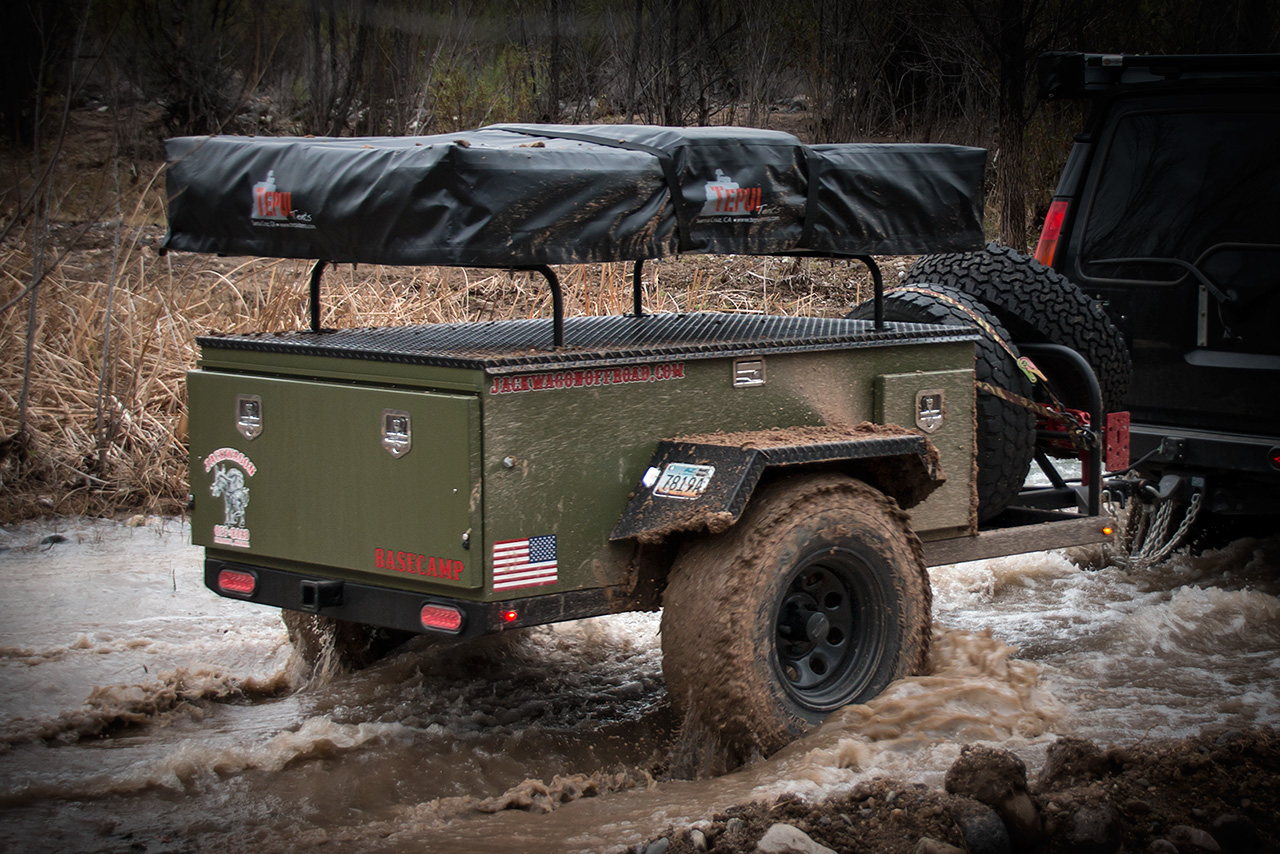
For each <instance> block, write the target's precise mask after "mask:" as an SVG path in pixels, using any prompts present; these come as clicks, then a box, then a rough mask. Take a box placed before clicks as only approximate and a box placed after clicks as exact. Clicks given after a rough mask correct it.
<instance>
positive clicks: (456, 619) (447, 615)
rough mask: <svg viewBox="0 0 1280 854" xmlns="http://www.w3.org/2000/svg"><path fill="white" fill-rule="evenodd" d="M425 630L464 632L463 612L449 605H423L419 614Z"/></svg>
mask: <svg viewBox="0 0 1280 854" xmlns="http://www.w3.org/2000/svg"><path fill="white" fill-rule="evenodd" d="M418 619H419V620H421V621H422V627H423V628H424V629H437V630H439V631H442V632H460V631H462V612H461V611H459V610H458V609H457V608H451V607H450V606H448V605H423V606H422V611H421V612H419V614H418Z"/></svg>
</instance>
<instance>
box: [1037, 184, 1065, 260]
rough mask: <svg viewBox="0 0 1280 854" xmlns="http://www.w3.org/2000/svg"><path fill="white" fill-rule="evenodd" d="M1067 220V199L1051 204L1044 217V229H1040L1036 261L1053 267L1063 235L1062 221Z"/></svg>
mask: <svg viewBox="0 0 1280 854" xmlns="http://www.w3.org/2000/svg"><path fill="white" fill-rule="evenodd" d="M1066 218H1067V201H1066V199H1057V200H1056V201H1054V202H1051V203H1050V204H1049V212H1048V213H1047V214H1045V215H1044V228H1042V229H1040V242H1039V243H1037V244H1036V260H1037V261H1039V262H1040V263H1041V264H1043V265H1045V266H1046V267H1052V266H1053V256H1054V255H1056V254H1057V253H1058V235H1059V234H1061V233H1062V221H1063V220H1064V219H1066Z"/></svg>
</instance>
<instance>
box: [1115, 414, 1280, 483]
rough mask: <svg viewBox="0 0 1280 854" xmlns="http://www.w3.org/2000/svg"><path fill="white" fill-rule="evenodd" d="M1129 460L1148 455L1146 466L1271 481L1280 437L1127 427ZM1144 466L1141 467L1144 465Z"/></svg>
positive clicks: (1278, 474) (1277, 474)
mask: <svg viewBox="0 0 1280 854" xmlns="http://www.w3.org/2000/svg"><path fill="white" fill-rule="evenodd" d="M1129 448H1130V451H1129V453H1130V459H1134V460H1137V459H1141V458H1142V457H1143V456H1145V455H1147V454H1150V455H1151V457H1150V459H1149V460H1148V461H1147V463H1146V464H1150V465H1151V466H1153V467H1160V468H1163V467H1166V466H1168V465H1172V466H1177V467H1178V468H1180V469H1181V468H1186V469H1195V470H1213V471H1223V472H1237V473H1240V474H1248V475H1255V476H1257V475H1260V476H1264V477H1267V478H1268V479H1272V478H1274V479H1275V481H1276V482H1277V483H1278V484H1280V470H1277V469H1276V468H1275V467H1274V466H1273V464H1272V460H1273V458H1274V456H1275V455H1276V454H1277V453H1280V437H1276V436H1252V435H1242V434H1239V433H1217V432H1210V431H1207V430H1190V429H1179V428H1173V427H1167V426H1161V425H1158V424H1131V425H1129ZM1146 464H1144V465H1146Z"/></svg>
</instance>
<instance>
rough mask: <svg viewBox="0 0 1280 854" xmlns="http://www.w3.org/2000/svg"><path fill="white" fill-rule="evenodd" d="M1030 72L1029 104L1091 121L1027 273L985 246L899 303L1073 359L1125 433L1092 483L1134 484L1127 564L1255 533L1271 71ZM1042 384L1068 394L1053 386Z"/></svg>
mask: <svg viewBox="0 0 1280 854" xmlns="http://www.w3.org/2000/svg"><path fill="white" fill-rule="evenodd" d="M1039 71H1040V82H1041V94H1042V96H1044V97H1049V98H1086V99H1089V100H1090V101H1091V110H1090V116H1089V119H1088V122H1087V125H1086V127H1085V130H1084V132H1083V133H1081V134H1080V135H1078V136H1077V137H1076V140H1075V145H1074V147H1073V148H1072V151H1071V155H1070V157H1069V158H1068V160H1067V163H1066V167H1065V168H1064V169H1063V172H1062V177H1061V179H1060V182H1059V184H1058V187H1057V190H1056V191H1055V193H1054V198H1053V202H1052V205H1051V207H1050V209H1049V212H1048V215H1047V217H1046V220H1045V226H1044V230H1043V233H1042V235H1041V237H1040V241H1039V245H1038V247H1037V250H1036V253H1035V258H1034V259H1033V258H1028V257H1027V256H1025V255H1022V254H1020V253H1018V252H1015V251H1014V250H1012V249H1009V248H1007V247H1001V246H997V245H994V244H993V245H990V246H988V247H987V249H986V250H985V251H983V252H972V253H964V254H956V255H941V256H930V257H927V258H923V259H921V260H920V261H918V262H917V263H916V264H915V265H913V266H912V268H911V269H910V270H908V272H907V275H906V279H905V281H904V284H907V285H914V287H908V288H906V289H904V290H907V291H912V290H915V291H919V290H920V289H921V288H925V289H930V288H932V289H937V291H938V293H941V294H943V295H944V296H945V295H946V294H948V293H952V292H954V291H961V292H963V293H964V294H965V295H967V296H970V297H973V298H976V299H977V300H978V301H979V302H981V303H982V304H983V305H984V306H985V307H986V308H987V309H989V310H990V311H991V312H992V313H993V314H994V315H995V316H996V317H997V318H998V319H999V320H1001V321H1002V322H1003V323H1004V325H1005V327H1007V330H1008V334H1009V336H1010V338H1011V339H1012V341H1011V344H1012V345H1013V348H1015V349H1016V348H1018V347H1019V346H1021V345H1022V344H1024V343H1034V342H1043V341H1049V342H1055V343H1058V344H1061V345H1065V346H1067V347H1069V348H1071V349H1073V350H1075V351H1077V352H1079V353H1080V354H1082V355H1083V356H1084V357H1085V358H1086V360H1087V361H1088V362H1089V363H1090V364H1091V366H1092V367H1093V369H1094V371H1095V372H1096V374H1097V379H1098V381H1099V384H1100V386H1101V392H1102V398H1103V404H1104V408H1105V409H1106V410H1109V411H1119V410H1127V411H1128V412H1129V413H1130V416H1131V425H1130V439H1131V447H1130V449H1129V454H1128V455H1127V457H1124V456H1123V455H1121V456H1120V459H1121V460H1122V461H1121V462H1120V463H1118V464H1117V463H1116V462H1115V460H1116V457H1117V455H1115V454H1114V453H1113V454H1112V456H1111V457H1110V458H1109V462H1110V463H1111V464H1110V465H1109V466H1108V467H1109V468H1110V469H1112V470H1116V469H1120V470H1124V469H1125V468H1126V466H1125V465H1124V463H1123V459H1128V460H1129V461H1130V462H1129V468H1130V470H1131V471H1132V472H1134V476H1133V477H1131V478H1129V479H1128V480H1127V481H1126V485H1127V486H1128V488H1129V490H1130V491H1131V492H1132V494H1133V495H1134V496H1135V497H1136V498H1138V499H1139V502H1140V503H1139V505H1138V506H1139V507H1140V508H1141V509H1142V510H1144V511H1146V512H1141V513H1132V514H1130V528H1129V531H1128V534H1129V537H1130V539H1131V541H1132V542H1133V543H1134V549H1135V551H1134V554H1135V555H1136V556H1138V557H1140V558H1142V559H1145V560H1148V561H1151V560H1157V559H1160V558H1162V557H1164V556H1165V555H1167V554H1168V553H1169V550H1170V549H1171V548H1172V547H1174V546H1175V545H1177V544H1179V543H1181V542H1184V541H1186V540H1188V539H1190V538H1191V535H1193V534H1195V533H1197V532H1198V533H1200V534H1204V533H1206V532H1209V533H1212V529H1214V528H1221V529H1222V531H1221V533H1225V534H1236V533H1243V532H1245V531H1249V532H1258V533H1273V532H1274V530H1275V527H1276V525H1275V523H1276V521H1277V518H1276V517H1277V514H1280V55H1246V56H1107V55H1098V54H1081V53H1070V54H1062V53H1060V54H1051V55H1048V56H1046V57H1043V58H1042V60H1041V65H1040V68H1039ZM941 298H943V297H939V296H937V295H935V294H934V293H933V292H932V291H929V292H927V293H925V294H924V295H921V294H920V293H918V292H917V293H916V294H915V295H914V296H909V297H907V296H904V297H902V298H901V300H908V299H910V300H916V301H919V300H922V299H923V300H933V301H934V302H937V301H938V300H939V299H941ZM901 300H900V301H901ZM934 311H935V313H936V306H935V307H934ZM1130 359H1131V360H1132V373H1131V374H1130ZM1036 360H1037V362H1041V361H1042V358H1041V357H1040V356H1036ZM1043 366H1044V367H1046V371H1045V372H1046V373H1048V374H1049V379H1050V380H1051V381H1052V380H1054V379H1055V373H1057V374H1058V375H1059V376H1063V377H1067V379H1068V382H1067V383H1059V385H1060V386H1062V385H1066V386H1069V374H1070V372H1067V373H1066V374H1063V373H1062V372H1061V371H1054V370H1052V368H1054V367H1055V366H1053V365H1051V364H1047V363H1045V364H1044V365H1043ZM1050 384H1052V382H1051V383H1050ZM1066 391H1067V393H1066V394H1064V395H1062V396H1063V397H1067V398H1072V397H1073V396H1074V398H1075V401H1074V403H1072V401H1071V400H1068V403H1067V405H1068V406H1077V407H1079V408H1084V407H1083V405H1082V402H1081V398H1080V395H1079V394H1074V395H1073V394H1072V393H1071V389H1070V388H1069V387H1068V388H1067V389H1066ZM1002 394H1003V396H1004V397H1010V395H1008V394H1007V393H1003V392H1002ZM1120 420H1123V419H1120ZM1041 426H1042V427H1043V420H1042V422H1041ZM1040 432H1041V435H1042V439H1043V432H1044V431H1043V430H1041V431H1040ZM1043 444H1044V443H1043V441H1041V442H1040V445H1041V446H1043ZM1007 446H1008V445H1006V447H1007ZM1112 450H1113V451H1114V450H1115V449H1114V448H1113V449H1112ZM1042 457H1043V454H1041V453H1040V452H1039V451H1038V452H1037V458H1042ZM1240 521H1248V522H1250V523H1251V524H1250V525H1249V527H1248V528H1242V526H1241V525H1239V524H1238V523H1239V522H1240ZM1259 522H1260V523H1261V524H1258V523H1259ZM1250 529H1251V530H1250ZM1201 541H1202V542H1207V540H1206V539H1205V538H1203V537H1202V539H1201Z"/></svg>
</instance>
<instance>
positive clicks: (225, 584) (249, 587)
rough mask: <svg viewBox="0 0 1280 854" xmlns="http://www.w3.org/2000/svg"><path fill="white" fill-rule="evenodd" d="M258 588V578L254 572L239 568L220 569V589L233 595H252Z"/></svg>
mask: <svg viewBox="0 0 1280 854" xmlns="http://www.w3.org/2000/svg"><path fill="white" fill-rule="evenodd" d="M257 589H258V578H257V576H255V575H254V574H253V573H252V572H243V571H241V570H238V569H222V570H219V571H218V590H219V591H220V592H222V593H229V594H231V595H232V596H252V595H253V591H254V590H257Z"/></svg>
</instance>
